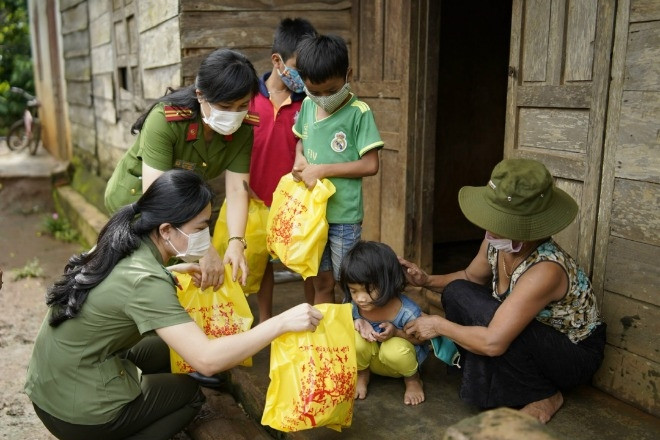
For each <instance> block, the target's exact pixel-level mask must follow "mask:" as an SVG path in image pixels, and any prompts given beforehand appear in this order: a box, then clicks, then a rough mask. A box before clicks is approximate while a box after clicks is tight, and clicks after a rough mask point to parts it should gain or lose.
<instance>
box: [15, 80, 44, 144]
mask: <svg viewBox="0 0 660 440" xmlns="http://www.w3.org/2000/svg"><path fill="white" fill-rule="evenodd" d="M10 90H11V91H12V92H14V93H17V94H19V95H22V96H23V98H25V101H26V102H25V110H24V111H23V117H22V118H21V119H19V120H18V121H16V122H14V123H13V124H11V127H9V132H8V134H7V146H8V147H9V149H10V150H13V151H20V150H22V149H24V148H28V150H29V151H30V154H31V155H33V156H34V155H35V154H36V153H37V149H38V148H39V142H40V141H41V122H40V121H39V117H38V112H39V106H40V105H41V104H40V103H39V100H38V99H37V97H36V96H32V95H31V94H29V93H28V92H26V91H25V90H23V89H21V88H20V87H12V88H11V89H10Z"/></svg>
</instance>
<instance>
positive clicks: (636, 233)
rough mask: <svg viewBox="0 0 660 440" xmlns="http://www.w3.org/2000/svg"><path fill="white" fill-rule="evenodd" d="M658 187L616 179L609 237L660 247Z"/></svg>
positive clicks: (659, 195) (659, 198)
mask: <svg viewBox="0 0 660 440" xmlns="http://www.w3.org/2000/svg"><path fill="white" fill-rule="evenodd" d="M658 206H660V185H658V184H653V183H647V182H637V181H634V180H626V179H615V182H614V194H613V200H612V219H611V225H610V227H611V234H612V235H615V236H618V237H621V238H627V239H629V240H635V241H639V242H642V243H648V244H652V245H654V246H660V234H659V233H658V231H660V216H658Z"/></svg>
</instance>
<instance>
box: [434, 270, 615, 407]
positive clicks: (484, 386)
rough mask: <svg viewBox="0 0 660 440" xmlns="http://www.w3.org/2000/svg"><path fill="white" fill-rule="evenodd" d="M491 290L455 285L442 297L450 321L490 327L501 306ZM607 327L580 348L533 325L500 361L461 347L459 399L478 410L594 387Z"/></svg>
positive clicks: (559, 334)
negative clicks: (592, 382) (592, 384)
mask: <svg viewBox="0 0 660 440" xmlns="http://www.w3.org/2000/svg"><path fill="white" fill-rule="evenodd" d="M491 295H492V294H491V290H490V289H489V288H487V287H484V286H481V285H478V284H475V283H472V282H469V281H465V280H457V281H453V282H451V283H449V284H448V285H447V287H446V288H445V290H444V292H443V294H442V305H443V307H444V310H445V316H446V318H447V319H448V320H450V321H452V322H455V323H457V324H461V325H466V326H484V327H486V326H488V324H489V323H490V321H491V320H492V319H493V316H494V315H495V312H496V311H497V308H498V307H499V306H500V304H501V303H500V302H499V301H497V300H496V299H495V298H493V297H492V296H491ZM604 347H605V324H604V323H603V324H601V325H599V326H598V327H597V328H596V329H595V330H594V331H593V332H592V334H591V335H589V337H587V338H586V339H584V340H582V341H580V342H579V343H577V344H574V343H573V342H571V340H570V339H568V337H567V336H566V335H564V334H563V333H562V332H560V331H558V330H556V329H554V328H552V327H550V326H548V325H545V324H543V323H541V322H539V321H537V320H533V321H532V322H531V323H530V324H529V325H528V326H527V327H525V329H524V330H523V331H522V333H521V334H520V335H519V336H518V337H517V338H516V339H514V340H513V342H512V343H511V345H510V346H509V348H508V349H507V351H506V352H505V353H504V354H503V355H501V356H497V357H488V356H481V355H477V354H474V353H471V352H469V351H467V350H466V349H464V348H462V347H459V351H460V352H461V366H462V371H463V379H462V382H461V390H460V397H461V399H463V400H464V401H466V402H468V403H471V404H473V405H476V406H478V407H480V408H495V407H498V406H509V407H520V406H524V405H527V404H528V403H531V402H535V401H537V400H541V399H545V398H547V397H550V396H552V395H553V394H555V393H556V392H557V391H560V390H567V389H570V388H573V387H575V386H577V385H580V384H587V383H590V382H591V378H592V376H593V374H594V373H595V372H596V370H597V369H598V367H599V366H600V364H601V362H602V360H603V349H604Z"/></svg>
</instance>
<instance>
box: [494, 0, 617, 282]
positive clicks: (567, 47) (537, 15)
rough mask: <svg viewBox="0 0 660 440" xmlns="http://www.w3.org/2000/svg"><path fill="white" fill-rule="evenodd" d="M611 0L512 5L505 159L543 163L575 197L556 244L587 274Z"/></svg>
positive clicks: (522, 0)
mask: <svg viewBox="0 0 660 440" xmlns="http://www.w3.org/2000/svg"><path fill="white" fill-rule="evenodd" d="M615 3H616V2H615V1H614V0H581V1H568V0H551V1H550V0H514V2H513V11H512V22H511V54H510V64H509V86H508V96H507V116H506V128H505V136H504V157H507V158H510V157H525V158H531V159H537V160H539V161H541V162H543V163H544V164H545V165H546V167H547V168H548V169H549V170H550V172H551V173H552V175H553V176H554V177H555V182H556V185H557V186H558V187H559V188H562V189H563V190H565V191H567V192H568V193H569V194H571V195H572V196H573V198H575V200H576V201H577V203H578V205H579V206H580V210H579V212H578V216H577V218H576V220H575V221H574V222H573V223H572V224H571V225H570V226H569V227H568V228H567V229H565V230H564V231H562V232H561V233H559V234H557V236H556V237H555V238H556V239H557V241H558V242H559V243H560V244H561V245H562V246H563V247H564V248H565V249H566V250H567V251H569V252H570V253H571V254H572V255H574V256H576V257H577V259H578V262H579V263H580V264H581V265H582V267H583V268H584V269H585V270H586V271H587V272H588V273H591V268H592V260H593V245H594V235H595V230H596V219H597V214H598V195H599V186H600V176H601V167H602V156H603V137H604V124H605V112H606V102H607V91H608V78H609V71H610V52H611V48H612V34H613V24H614V12H615Z"/></svg>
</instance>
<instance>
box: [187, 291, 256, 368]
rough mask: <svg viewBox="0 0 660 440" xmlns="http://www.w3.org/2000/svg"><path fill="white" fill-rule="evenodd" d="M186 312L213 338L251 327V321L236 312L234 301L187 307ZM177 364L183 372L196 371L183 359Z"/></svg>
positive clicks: (233, 333)
mask: <svg viewBox="0 0 660 440" xmlns="http://www.w3.org/2000/svg"><path fill="white" fill-rule="evenodd" d="M186 312H188V313H189V314H190V315H191V316H194V317H195V321H197V324H198V325H199V326H200V327H201V328H202V330H204V333H205V334H206V335H207V336H208V337H209V338H211V339H214V338H219V337H220V336H226V335H235V334H237V333H241V332H242V331H244V330H243V329H244V328H246V327H247V328H249V326H250V324H251V321H249V320H247V319H244V318H242V317H241V316H239V315H238V314H236V311H235V310H234V303H233V302H231V301H229V302H226V303H221V304H213V305H211V306H202V307H199V308H198V307H187V308H186ZM176 365H177V367H179V368H180V369H181V372H183V373H192V372H193V371H195V370H194V369H193V368H192V367H191V366H190V365H189V364H188V363H187V362H186V361H184V360H183V359H178V360H177V361H176Z"/></svg>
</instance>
